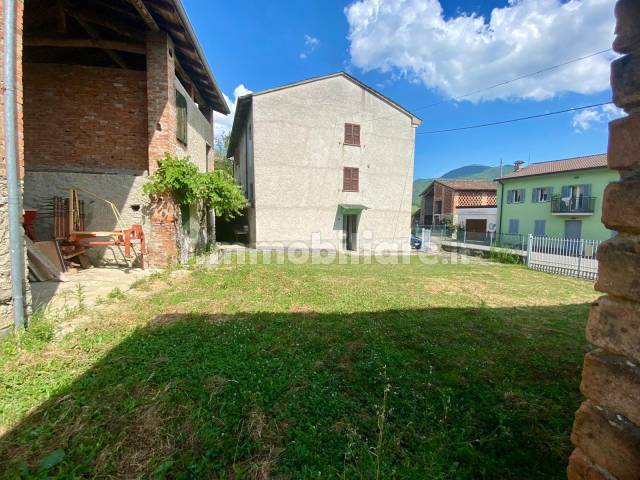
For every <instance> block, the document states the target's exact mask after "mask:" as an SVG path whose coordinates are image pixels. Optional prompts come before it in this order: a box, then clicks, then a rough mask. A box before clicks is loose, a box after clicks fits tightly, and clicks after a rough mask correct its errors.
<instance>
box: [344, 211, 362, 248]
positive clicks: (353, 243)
mask: <svg viewBox="0 0 640 480" xmlns="http://www.w3.org/2000/svg"><path fill="white" fill-rule="evenodd" d="M358 217H359V215H357V214H353V213H350V214H345V215H343V216H342V230H343V231H344V249H345V250H348V251H350V252H355V251H357V250H358Z"/></svg>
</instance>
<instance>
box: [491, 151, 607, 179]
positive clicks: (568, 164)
mask: <svg viewBox="0 0 640 480" xmlns="http://www.w3.org/2000/svg"><path fill="white" fill-rule="evenodd" d="M606 167H607V154H606V153H601V154H599V155H589V156H586V157H575V158H567V159H564V160H553V161H551V162H540V163H531V164H529V165H528V166H526V167H524V168H521V169H520V170H518V171H516V172H511V173H508V174H507V175H504V176H502V177H500V179H501V180H504V179H509V178H520V177H531V176H534V175H546V174H549V173H562V172H572V171H575V170H587V169H590V168H606Z"/></svg>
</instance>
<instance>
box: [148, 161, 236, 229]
mask: <svg viewBox="0 0 640 480" xmlns="http://www.w3.org/2000/svg"><path fill="white" fill-rule="evenodd" d="M158 164H159V165H158V169H157V170H156V171H155V173H154V174H153V175H151V176H150V177H149V181H148V182H147V183H145V185H144V187H143V188H144V192H145V193H146V194H147V195H149V196H151V197H154V196H159V195H163V194H165V193H169V194H171V195H172V196H173V198H174V200H175V201H176V202H177V203H179V204H180V205H192V204H194V203H198V202H202V203H203V204H204V206H205V207H208V208H213V209H214V210H215V212H216V215H218V216H221V217H224V218H227V219H231V218H234V217H235V216H237V215H239V214H240V213H241V212H242V210H243V209H244V208H245V207H246V205H247V200H246V198H245V197H244V195H243V193H242V190H241V189H240V187H239V186H238V185H237V184H236V183H235V181H234V179H233V177H232V176H231V175H230V174H229V173H227V172H225V171H222V170H215V171H213V172H206V173H205V172H200V171H199V170H198V167H197V166H196V165H195V164H194V163H193V162H191V161H190V160H189V157H183V158H179V157H174V156H172V155H169V154H168V153H167V154H165V156H164V158H163V159H162V160H160V161H159V162H158Z"/></svg>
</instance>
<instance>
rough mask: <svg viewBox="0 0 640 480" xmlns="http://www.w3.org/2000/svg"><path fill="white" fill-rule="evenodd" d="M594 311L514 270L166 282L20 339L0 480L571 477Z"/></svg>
mask: <svg viewBox="0 0 640 480" xmlns="http://www.w3.org/2000/svg"><path fill="white" fill-rule="evenodd" d="M414 260H415V259H414ZM595 297H596V294H595V292H594V291H593V286H592V285H591V284H590V283H587V282H584V281H580V280H574V279H570V278H566V277H556V276H552V275H547V274H543V273H538V272H533V271H529V270H527V269H525V268H524V267H521V266H506V265H481V264H468V265H450V264H449V265H443V264H439V265H423V264H421V263H419V262H416V261H414V262H412V263H411V264H409V265H378V264H374V265H330V266H328V265H311V264H308V265H293V264H286V265H257V266H256V265H253V266H249V265H228V266H222V267H220V268H218V269H216V270H198V269H197V270H194V271H193V272H192V273H191V274H188V275H173V276H172V275H170V274H164V275H161V276H158V277H155V278H153V279H151V280H149V281H148V282H146V283H145V284H142V285H140V286H139V287H138V288H137V289H136V290H135V291H134V292H133V293H132V294H128V295H127V296H126V297H125V298H120V296H118V298H114V299H112V300H110V301H109V302H107V303H106V304H104V305H101V306H100V307H99V308H98V309H96V310H95V311H94V312H91V313H86V314H84V315H85V316H87V317H88V318H87V320H86V322H85V323H84V324H82V326H81V327H80V328H78V329H77V330H76V331H74V332H73V333H71V334H69V335H67V336H66V337H64V338H63V339H61V340H56V341H49V336H50V335H49V334H50V329H49V327H48V325H46V324H42V325H38V326H37V328H34V329H33V332H32V333H29V334H27V335H25V336H24V337H23V338H22V340H21V342H22V343H21V347H20V348H16V346H15V342H12V341H5V342H4V344H3V346H2V353H0V362H2V363H1V367H0V368H2V379H1V380H0V435H1V438H0V477H2V478H18V477H24V478H51V477H54V478H76V477H91V478H93V477H98V478H105V477H118V478H121V477H126V478H138V477H151V478H229V479H231V478H233V479H240V478H286V479H288V478H291V479H298V478H336V477H337V478H362V479H369V478H376V476H377V475H379V478H384V479H387V478H415V479H445V478H446V479H480V478H483V479H510V478H513V479H523V478H526V479H537V478H539V479H549V478H565V466H566V461H567V457H568V455H569V453H570V450H571V447H570V444H569V440H568V438H569V431H570V428H571V424H572V421H573V414H574V412H575V410H576V408H577V406H578V404H579V402H580V393H579V390H578V385H579V375H580V368H581V363H582V357H583V355H584V352H585V350H586V349H587V344H586V341H585V340H584V334H583V331H584V324H585V321H586V317H587V303H588V302H590V301H592V300H593V299H594V298H595Z"/></svg>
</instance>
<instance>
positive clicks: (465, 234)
mask: <svg viewBox="0 0 640 480" xmlns="http://www.w3.org/2000/svg"><path fill="white" fill-rule="evenodd" d="M463 231H464V237H463V239H462V243H463V244H464V245H466V244H467V229H466V228H465V229H464V230H463Z"/></svg>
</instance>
